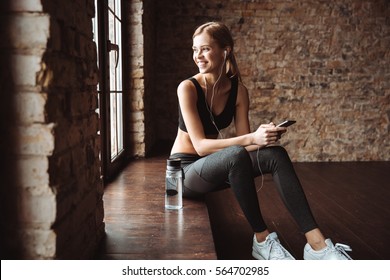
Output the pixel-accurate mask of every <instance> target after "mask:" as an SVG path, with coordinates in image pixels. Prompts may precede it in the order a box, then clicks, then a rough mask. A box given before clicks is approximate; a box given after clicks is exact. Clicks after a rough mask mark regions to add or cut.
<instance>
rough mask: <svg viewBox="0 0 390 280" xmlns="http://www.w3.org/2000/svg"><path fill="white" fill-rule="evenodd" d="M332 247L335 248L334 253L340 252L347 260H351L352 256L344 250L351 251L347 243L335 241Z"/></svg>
mask: <svg viewBox="0 0 390 280" xmlns="http://www.w3.org/2000/svg"><path fill="white" fill-rule="evenodd" d="M334 248H335V250H336V253H338V254H341V255H342V256H344V257H346V258H347V259H348V260H352V258H351V257H350V256H349V255H348V254H347V252H346V251H348V252H352V248H351V247H350V246H349V245H346V244H342V243H336V244H335V245H334Z"/></svg>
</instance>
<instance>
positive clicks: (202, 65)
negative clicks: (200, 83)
mask: <svg viewBox="0 0 390 280" xmlns="http://www.w3.org/2000/svg"><path fill="white" fill-rule="evenodd" d="M197 64H198V67H205V66H206V64H207V62H204V61H199V62H198V63H197Z"/></svg>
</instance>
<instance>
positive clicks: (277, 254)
mask: <svg viewBox="0 0 390 280" xmlns="http://www.w3.org/2000/svg"><path fill="white" fill-rule="evenodd" d="M269 248H270V249H269V256H271V253H273V254H272V259H284V258H285V257H287V256H288V253H287V252H286V249H284V248H283V246H282V245H281V244H280V243H279V242H278V241H276V240H273V239H271V240H269Z"/></svg>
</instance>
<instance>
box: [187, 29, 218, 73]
mask: <svg viewBox="0 0 390 280" xmlns="http://www.w3.org/2000/svg"><path fill="white" fill-rule="evenodd" d="M192 50H193V59H194V62H195V64H196V65H197V66H198V68H199V73H202V74H205V73H216V74H219V72H220V68H221V64H222V63H223V62H224V50H223V49H222V48H221V47H219V45H218V44H217V43H216V42H215V40H214V39H212V38H211V37H210V36H209V35H208V34H207V33H206V32H203V33H201V34H199V35H197V36H195V37H194V39H193V46H192Z"/></svg>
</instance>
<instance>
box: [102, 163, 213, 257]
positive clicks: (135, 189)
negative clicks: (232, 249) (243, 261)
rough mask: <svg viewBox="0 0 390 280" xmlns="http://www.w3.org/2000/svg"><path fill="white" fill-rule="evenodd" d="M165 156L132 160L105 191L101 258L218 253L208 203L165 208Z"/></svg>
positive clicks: (200, 202)
mask: <svg viewBox="0 0 390 280" xmlns="http://www.w3.org/2000/svg"><path fill="white" fill-rule="evenodd" d="M165 166H166V161H165V158H164V157H161V158H152V159H138V160H134V161H132V162H131V163H130V164H129V165H128V166H127V167H126V168H125V169H124V170H123V172H122V173H121V174H120V175H119V176H118V178H116V179H115V180H114V181H113V182H112V183H110V184H109V185H107V186H106V188H105V192H104V197H103V199H104V209H105V223H106V240H105V243H104V246H103V248H102V251H101V253H100V254H99V258H100V259H191V260H192V259H217V254H216V251H215V246H214V240H213V234H212V230H211V226H210V220H209V215H208V210H207V206H206V203H205V202H204V201H197V200H187V199H184V201H183V205H184V207H183V209H181V210H165V207H164V188H165V177H164V176H165Z"/></svg>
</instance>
